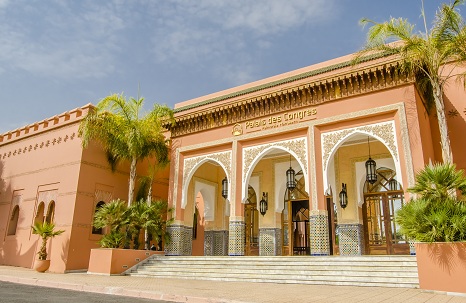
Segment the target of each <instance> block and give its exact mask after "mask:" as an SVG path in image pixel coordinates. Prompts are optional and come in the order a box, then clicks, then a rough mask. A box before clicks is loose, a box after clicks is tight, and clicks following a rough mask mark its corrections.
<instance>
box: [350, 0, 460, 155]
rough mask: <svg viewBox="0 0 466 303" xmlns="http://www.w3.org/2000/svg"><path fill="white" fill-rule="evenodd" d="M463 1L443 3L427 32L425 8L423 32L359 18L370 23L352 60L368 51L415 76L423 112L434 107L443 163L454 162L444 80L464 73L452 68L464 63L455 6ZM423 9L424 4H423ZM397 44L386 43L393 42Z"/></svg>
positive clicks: (402, 23)
mask: <svg viewBox="0 0 466 303" xmlns="http://www.w3.org/2000/svg"><path fill="white" fill-rule="evenodd" d="M463 3H464V0H454V1H453V3H451V4H450V5H447V4H443V5H442V6H441V8H440V9H439V10H438V11H437V13H436V17H435V20H434V22H433V25H432V28H431V29H430V30H428V28H427V24H426V16H425V13H424V8H422V10H421V13H422V16H423V20H424V28H425V32H423V33H419V34H417V33H414V32H413V31H414V26H413V25H411V24H410V23H409V22H408V21H407V20H406V19H402V18H391V19H390V20H389V21H386V22H383V23H377V22H374V21H372V20H369V19H362V20H361V24H363V25H366V24H372V26H371V27H370V29H369V32H368V35H367V42H366V45H365V46H364V48H363V50H362V51H360V52H359V53H358V54H357V55H356V58H355V62H356V63H357V62H358V61H359V60H360V59H361V58H362V57H363V56H364V55H366V54H368V53H370V52H374V51H376V52H385V53H387V54H394V55H397V56H399V58H400V64H401V65H400V67H401V70H402V71H404V72H412V73H413V74H414V75H415V76H416V80H417V84H418V87H419V89H420V91H421V94H422V95H423V97H424V105H425V106H426V110H427V111H428V112H429V110H430V109H431V108H432V107H434V108H435V111H436V114H437V120H438V125H439V130H440V141H441V147H442V158H443V161H444V162H446V163H453V156H452V153H451V146H450V139H449V135H448V126H447V122H446V118H445V110H444V102H443V88H444V85H445V83H446V81H447V80H448V79H450V78H452V77H456V76H460V78H461V79H463V81H464V79H465V76H466V74H464V73H463V74H461V75H457V74H454V72H455V71H456V70H455V69H454V67H457V66H464V65H465V63H466V26H465V22H464V20H463V18H462V16H461V15H460V13H459V12H458V6H459V5H461V4H463ZM422 4H423V7H424V2H422ZM397 40H398V41H399V43H389V42H394V41H397Z"/></svg>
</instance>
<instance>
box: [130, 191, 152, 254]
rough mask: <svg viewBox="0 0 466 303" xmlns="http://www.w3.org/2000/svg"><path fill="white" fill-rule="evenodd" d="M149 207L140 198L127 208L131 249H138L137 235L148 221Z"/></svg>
mask: <svg viewBox="0 0 466 303" xmlns="http://www.w3.org/2000/svg"><path fill="white" fill-rule="evenodd" d="M150 215H151V214H150V207H149V205H148V204H147V203H146V202H145V201H144V200H140V201H137V202H135V203H133V204H132V205H131V206H130V207H129V208H128V223H129V224H128V228H129V231H130V234H131V235H132V238H133V249H139V236H140V234H141V230H142V229H143V228H144V226H145V224H147V222H148V221H150V219H151V218H150Z"/></svg>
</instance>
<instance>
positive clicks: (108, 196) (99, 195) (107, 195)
mask: <svg viewBox="0 0 466 303" xmlns="http://www.w3.org/2000/svg"><path fill="white" fill-rule="evenodd" d="M94 197H95V198H94V201H95V202H100V201H104V202H106V203H108V202H110V201H112V197H113V195H112V193H111V192H109V191H106V190H101V189H97V190H96V191H95V195H94Z"/></svg>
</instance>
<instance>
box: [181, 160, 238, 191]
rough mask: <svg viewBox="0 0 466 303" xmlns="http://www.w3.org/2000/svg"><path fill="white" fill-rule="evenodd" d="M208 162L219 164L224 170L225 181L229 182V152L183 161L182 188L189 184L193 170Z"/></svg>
mask: <svg viewBox="0 0 466 303" xmlns="http://www.w3.org/2000/svg"><path fill="white" fill-rule="evenodd" d="M208 160H211V161H214V162H217V163H219V164H220V165H221V166H222V167H223V169H224V170H225V174H226V175H227V179H228V180H231V151H226V152H221V153H215V154H209V155H202V156H198V157H193V158H187V159H184V164H183V167H184V169H183V188H187V187H188V184H187V182H189V179H190V176H192V175H193V174H194V170H195V169H197V168H198V167H199V164H201V163H203V162H206V161H208Z"/></svg>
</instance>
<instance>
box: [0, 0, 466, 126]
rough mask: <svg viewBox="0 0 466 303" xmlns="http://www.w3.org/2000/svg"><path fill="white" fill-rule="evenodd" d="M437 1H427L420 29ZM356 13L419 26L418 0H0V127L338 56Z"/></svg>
mask: <svg viewBox="0 0 466 303" xmlns="http://www.w3.org/2000/svg"><path fill="white" fill-rule="evenodd" d="M445 1H449V0H444V1H435V0H425V2H426V3H425V12H426V16H427V20H428V27H430V25H431V23H432V20H433V18H434V16H435V12H436V10H437V9H438V7H439V6H440V5H441V4H442V3H443V2H445ZM460 9H461V14H462V15H463V16H466V14H465V12H466V5H463V6H461V7H460ZM363 17H366V18H370V19H372V20H374V21H377V22H383V21H386V20H388V19H389V18H390V17H403V18H407V19H408V20H409V21H410V22H411V23H412V24H416V29H417V30H419V31H420V30H423V28H424V24H423V21H422V18H421V0H391V1H385V0H235V1H231V0H229V1H224V0H191V1H188V0H100V1H96V0H0V134H1V133H5V132H7V131H10V130H14V129H17V128H20V127H23V126H26V125H29V124H32V123H34V122H38V121H41V120H43V119H46V118H49V117H52V116H55V115H57V114H61V113H63V112H66V111H68V110H71V109H74V108H76V107H81V106H83V105H85V104H88V103H92V104H97V103H98V102H99V100H101V99H102V98H104V97H106V96H108V95H110V94H113V93H123V94H124V95H125V96H126V97H128V98H129V97H137V96H138V95H140V96H142V97H144V98H145V101H144V102H145V108H147V109H150V108H151V107H152V105H153V104H154V103H159V104H165V105H167V106H169V107H171V108H173V107H174V105H175V104H176V103H179V102H182V101H187V100H190V99H193V98H196V97H200V96H203V95H207V94H210V93H214V92H217V91H221V90H224V89H228V88H231V87H235V86H238V85H241V84H245V83H248V82H251V81H255V80H260V79H264V78H267V77H271V76H274V75H278V74H281V73H285V72H288V71H292V70H295V69H298V68H301V67H305V66H308V65H311V64H315V63H319V62H322V61H326V60H330V59H333V58H336V57H339V56H343V55H347V54H350V53H353V52H356V51H358V50H360V49H361V47H362V46H363V45H364V42H365V40H366V34H367V30H368V28H367V27H366V28H363V27H362V26H360V24H359V20H360V19H361V18H363Z"/></svg>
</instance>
